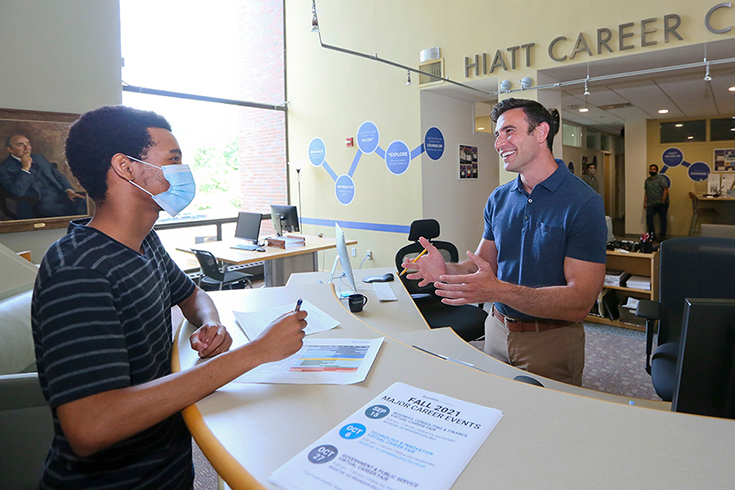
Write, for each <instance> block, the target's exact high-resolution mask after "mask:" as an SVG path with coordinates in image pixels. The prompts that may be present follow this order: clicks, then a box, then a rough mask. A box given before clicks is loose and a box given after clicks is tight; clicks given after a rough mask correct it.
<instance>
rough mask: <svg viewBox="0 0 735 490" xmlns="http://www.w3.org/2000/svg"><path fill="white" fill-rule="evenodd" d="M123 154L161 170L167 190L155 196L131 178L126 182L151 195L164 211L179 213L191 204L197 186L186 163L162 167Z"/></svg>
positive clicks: (172, 213)
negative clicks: (167, 185) (167, 184)
mask: <svg viewBox="0 0 735 490" xmlns="http://www.w3.org/2000/svg"><path fill="white" fill-rule="evenodd" d="M125 156H127V157H128V158H129V159H131V160H135V161H136V162H139V163H142V164H145V165H148V166H151V167H153V168H157V169H158V170H161V171H162V172H163V178H165V179H166V180H167V181H168V183H169V184H170V185H169V187H168V190H167V191H165V192H162V193H160V194H156V195H155V196H154V195H153V194H151V193H150V192H148V191H147V190H145V189H143V188H142V187H141V186H139V185H138V184H136V183H135V182H133V181H132V180H129V181H128V182H130V183H131V184H133V185H134V186H135V187H137V188H138V189H140V190H142V191H143V192H145V193H146V194H148V195H149V196H151V198H153V200H154V201H156V204H158V205H159V206H161V209H163V210H164V211H166V212H167V213H168V214H170V215H171V216H172V217H174V216H176V215H177V214H179V213H180V212H181V211H182V210H183V209H184V208H186V206H188V205H189V204H191V201H193V200H194V196H195V195H196V191H197V186H196V183H195V182H194V176H193V175H192V174H191V169H190V168H189V166H188V165H164V166H163V167H158V166H156V165H152V164H150V163H148V162H144V161H143V160H138V159H137V158H133V157H131V156H128V155H125Z"/></svg>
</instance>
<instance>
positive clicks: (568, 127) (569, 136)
mask: <svg viewBox="0 0 735 490" xmlns="http://www.w3.org/2000/svg"><path fill="white" fill-rule="evenodd" d="M561 131H562V143H563V144H565V145H567V146H576V147H577V148H581V147H582V128H580V127H579V126H574V125H573V124H567V123H562V128H561Z"/></svg>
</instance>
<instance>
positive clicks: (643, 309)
mask: <svg viewBox="0 0 735 490" xmlns="http://www.w3.org/2000/svg"><path fill="white" fill-rule="evenodd" d="M635 314H636V316H639V317H641V318H645V319H646V320H659V319H660V318H661V303H659V302H658V301H651V300H650V299H642V300H640V301H638V306H637V307H636V310H635Z"/></svg>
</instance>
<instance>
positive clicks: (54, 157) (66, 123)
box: [0, 109, 91, 233]
mask: <svg viewBox="0 0 735 490" xmlns="http://www.w3.org/2000/svg"><path fill="white" fill-rule="evenodd" d="M78 118H79V114H72V113H64V112H47V111H30V110H21V109H0V141H1V142H2V145H1V147H0V165H3V164H9V163H10V162H9V161H7V159H8V158H9V157H10V154H9V152H8V150H7V148H6V138H8V137H9V136H13V135H18V134H20V135H23V136H25V137H26V138H28V140H29V141H30V143H31V146H32V153H34V154H40V155H42V156H43V157H45V159H46V160H47V161H48V162H49V163H51V164H52V165H53V166H55V168H56V170H58V171H59V172H60V173H61V174H62V175H63V176H64V177H66V178H67V179H68V180H69V183H70V184H71V185H72V187H73V188H74V190H76V191H77V192H81V193H83V192H84V190H83V188H82V186H81V185H80V184H79V182H78V181H77V179H76V178H75V177H74V176H73V175H72V173H71V170H70V169H69V164H68V163H67V161H66V156H65V153H64V147H65V142H66V137H67V135H68V133H69V128H70V127H71V124H72V123H73V122H74V121H76V120H77V119H78ZM34 165H35V163H34ZM1 185H2V183H0V186H1ZM0 190H2V191H4V192H0V200H2V202H0V233H15V232H23V231H35V230H44V229H54V228H66V227H67V226H68V225H69V221H70V220H71V219H75V218H80V217H84V216H89V215H90V206H91V201H90V200H89V199H87V203H86V210H87V212H86V214H82V215H69V216H54V217H33V218H18V217H17V215H14V211H17V209H18V208H17V204H18V202H21V201H23V200H24V199H17V197H21V198H22V197H24V196H11V195H10V193H9V191H8V190H7V189H5V188H3V189H0ZM26 202H30V203H31V204H30V205H33V200H32V198H31V199H28V200H26ZM36 203H37V200H36ZM6 211H7V213H6Z"/></svg>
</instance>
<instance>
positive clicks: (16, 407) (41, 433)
mask: <svg viewBox="0 0 735 490" xmlns="http://www.w3.org/2000/svg"><path fill="white" fill-rule="evenodd" d="M53 437H54V424H53V420H52V417H51V408H49V406H48V404H47V403H46V400H45V399H44V397H43V394H42V392H41V386H40V385H39V383H38V374H37V373H24V374H10V375H0V461H2V464H0V487H2V488H14V489H20V490H23V489H32V488H33V489H35V488H38V485H39V482H40V481H41V473H42V470H43V463H44V461H45V460H46V455H47V454H48V451H49V448H50V447H51V440H52V439H53Z"/></svg>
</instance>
